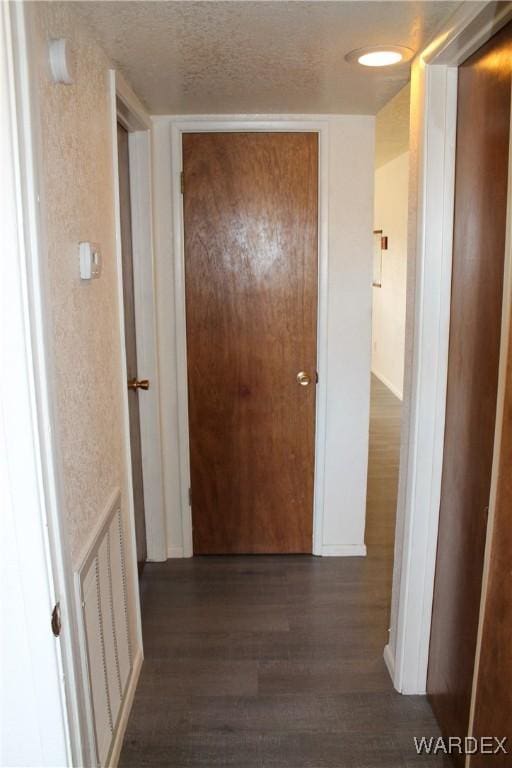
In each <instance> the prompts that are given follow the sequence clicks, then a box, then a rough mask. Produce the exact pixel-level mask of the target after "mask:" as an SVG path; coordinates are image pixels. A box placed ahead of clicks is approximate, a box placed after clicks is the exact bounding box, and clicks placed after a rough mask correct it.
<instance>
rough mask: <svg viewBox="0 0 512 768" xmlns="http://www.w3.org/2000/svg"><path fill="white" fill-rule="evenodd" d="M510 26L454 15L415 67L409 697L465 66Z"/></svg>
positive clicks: (434, 491)
mask: <svg viewBox="0 0 512 768" xmlns="http://www.w3.org/2000/svg"><path fill="white" fill-rule="evenodd" d="M510 18H512V3H507V4H506V5H504V6H503V7H501V8H498V10H496V4H495V3H487V4H485V5H484V6H483V7H482V5H481V4H476V3H474V4H473V3H471V4H469V3H468V4H464V5H463V6H462V7H461V8H459V9H458V10H457V11H456V12H455V14H454V15H453V16H452V19H451V26H450V28H449V32H448V33H446V32H445V33H444V34H442V35H441V36H440V37H439V39H437V40H434V41H433V43H432V44H431V45H429V46H428V47H427V49H426V50H425V51H424V52H423V53H422V54H421V55H420V56H419V57H418V58H417V59H416V60H415V62H414V64H413V77H412V83H413V90H412V103H413V104H414V105H416V107H417V108H418V112H417V113H416V114H417V117H416V119H417V124H416V125H414V115H413V116H412V126H413V130H416V136H417V140H418V147H417V159H416V162H417V166H416V168H415V169H413V170H412V175H411V182H415V184H416V188H415V189H414V191H413V190H412V184H411V192H410V195H411V193H412V197H410V201H411V207H412V206H414V203H415V199H414V193H416V192H417V222H416V221H415V219H414V215H410V218H409V225H410V228H411V230H413V229H414V228H415V232H414V231H413V232H412V233H411V234H412V236H413V237H415V240H414V241H411V240H410V243H409V244H410V246H411V245H412V256H411V257H410V258H413V259H414V261H415V267H414V268H413V271H412V274H411V273H410V275H409V279H410V280H411V281H414V299H413V303H414V307H413V309H412V312H414V317H411V318H408V320H409V321H410V322H409V327H411V326H412V330H410V331H409V338H410V341H411V343H412V352H411V357H412V360H411V362H410V368H411V370H410V375H409V376H408V380H406V382H405V389H406V391H405V394H404V397H405V398H406V399H407V400H408V401H409V402H408V406H409V408H410V417H409V419H407V417H406V416H404V420H403V422H402V443H403V444H404V445H405V446H406V447H405V451H404V454H403V455H402V457H401V464H400V487H399V503H398V508H397V536H396V542H395V564H394V574H393V596H392V610H391V630H390V640H389V643H388V645H387V646H386V648H385V650H384V658H385V660H386V663H387V666H388V669H389V672H390V675H391V677H392V679H393V683H394V686H395V688H396V689H397V690H398V691H400V692H401V693H407V694H420V693H425V691H426V680H427V666H428V651H429V642H430V625H431V619H432V598H433V589H434V574H435V561H436V548H437V532H438V521H439V503H440V495H441V472H442V459H443V441H444V422H445V412H446V382H447V371H448V337H449V324H450V293H451V263H452V245H453V209H454V194H455V131H456V124H457V68H458V66H459V64H461V63H462V62H463V61H464V60H465V59H467V58H468V56H470V55H471V54H472V53H473V52H474V51H476V50H477V49H478V48H479V47H480V46H481V45H483V44H484V43H485V42H486V41H487V40H489V39H490V38H491V37H492V36H493V34H495V33H496V32H497V31H498V30H499V29H501V27H503V26H504V25H505V24H506V23H507V21H509V19H510ZM415 171H416V173H417V177H415ZM410 214H411V212H410ZM409 263H410V262H409ZM409 311H410V308H408V312H409ZM404 410H406V409H404Z"/></svg>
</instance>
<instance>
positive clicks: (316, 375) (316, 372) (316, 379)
mask: <svg viewBox="0 0 512 768" xmlns="http://www.w3.org/2000/svg"><path fill="white" fill-rule="evenodd" d="M315 381H316V383H317V384H318V371H315Z"/></svg>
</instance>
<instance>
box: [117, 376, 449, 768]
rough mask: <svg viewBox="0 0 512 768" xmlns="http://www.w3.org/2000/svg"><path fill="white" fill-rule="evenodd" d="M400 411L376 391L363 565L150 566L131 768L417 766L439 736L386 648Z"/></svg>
mask: <svg viewBox="0 0 512 768" xmlns="http://www.w3.org/2000/svg"><path fill="white" fill-rule="evenodd" d="M399 420H400V402H399V401H398V400H397V399H396V398H395V397H394V396H393V395H392V394H391V393H390V392H389V390H387V389H386V387H384V386H383V385H382V384H381V383H380V382H379V381H378V380H376V379H374V380H373V381H372V411H371V430H370V465H369V473H368V518H367V533H366V541H367V545H368V556H367V557H366V558H315V557H311V556H304V555H297V556H252V557H250V556H245V557H197V558H193V559H191V560H173V561H169V562H167V563H162V564H151V563H148V564H147V566H146V568H145V570H144V575H143V578H142V592H143V632H144V650H145V662H144V666H143V670H142V675H141V679H140V683H139V687H138V690H137V693H136V697H135V702H134V706H133V711H132V714H131V717H130V721H129V724H128V729H127V733H126V737H125V743H124V747H123V751H122V755H121V761H120V765H121V766H122V768H144V766H147V767H148V768H149V767H151V768H163V767H164V766H165V767H167V766H168V767H169V768H218V767H220V766H226V767H231V766H233V768H373V767H374V766H380V768H413V766H414V767H416V766H417V767H418V768H419V767H420V766H427V765H428V766H440V765H443V764H445V763H443V758H439V757H437V758H436V757H425V756H423V757H418V756H416V752H415V749H414V742H413V736H422V735H426V736H437V735H439V731H438V728H437V726H436V723H435V721H434V718H433V715H432V712H431V710H430V707H429V705H428V703H427V701H426V699H425V698H424V697H422V696H415V697H409V696H408V697H405V696H400V695H399V694H397V693H396V692H395V691H394V690H393V687H392V684H391V681H390V679H389V676H388V674H387V671H386V669H385V666H384V662H383V660H382V651H383V648H384V645H385V643H386V640H387V628H388V620H389V605H390V591H391V574H392V560H393V536H394V515H395V502H396V489H397V476H398V450H399Z"/></svg>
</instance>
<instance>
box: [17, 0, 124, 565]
mask: <svg viewBox="0 0 512 768" xmlns="http://www.w3.org/2000/svg"><path fill="white" fill-rule="evenodd" d="M29 11H30V19H31V22H32V66H33V69H34V71H33V78H34V82H35V87H36V97H37V98H38V101H39V104H38V108H37V109H36V115H35V125H36V131H37V132H38V133H39V135H40V140H41V144H42V146H41V152H40V155H41V161H42V172H41V193H42V195H41V197H42V211H41V213H42V219H43V225H44V227H45V229H46V232H45V238H44V240H45V241H46V252H44V253H43V254H42V258H43V259H44V262H45V271H46V278H47V296H48V315H49V328H48V330H49V334H48V335H49V342H50V345H51V355H50V358H51V359H50V365H51V367H52V368H53V372H52V373H53V386H54V401H55V406H56V441H57V444H58V452H59V459H60V470H61V480H62V488H61V492H62V500H63V514H64V516H65V522H66V525H65V528H66V534H67V539H68V542H67V543H68V546H69V548H70V552H71V557H72V562H73V564H74V565H76V564H77V561H78V559H79V556H80V553H81V551H82V549H83V548H84V547H85V546H86V545H87V543H88V541H89V539H90V536H91V532H92V530H93V528H94V526H95V524H96V523H97V521H98V518H99V516H100V515H101V513H102V511H103V510H104V508H105V505H106V504H107V501H108V499H109V496H110V495H111V493H112V491H113V490H114V489H115V488H116V487H120V488H121V489H122V492H123V496H124V507H125V508H126V491H125V478H124V472H123V467H124V464H123V421H122V403H121V401H120V396H119V393H120V387H121V381H120V376H121V368H120V342H119V319H118V302H117V273H116V258H115V220H114V174H113V167H112V165H113V164H112V139H111V117H110V96H109V84H108V69H109V62H108V60H107V59H106V57H105V55H104V54H103V52H102V51H101V50H100V49H99V48H98V47H97V45H96V44H95V43H94V40H93V39H92V38H91V37H90V36H89V34H88V31H87V30H86V29H84V27H83V24H82V23H80V22H79V21H78V18H77V17H76V15H75V11H74V9H73V4H72V3H33V4H30V9H29ZM59 37H65V38H66V39H67V40H68V41H69V43H70V45H71V47H72V49H73V52H74V55H75V60H76V77H75V84H73V85H71V86H66V85H62V84H54V83H53V82H51V80H50V77H49V72H48V64H47V40H48V39H49V38H59ZM80 240H91V241H93V242H98V243H100V245H101V250H102V257H103V273H102V275H101V278H100V279H99V280H94V281H91V282H83V281H81V280H80V276H79V263H78V255H77V248H78V243H79V241H80Z"/></svg>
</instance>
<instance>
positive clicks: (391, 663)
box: [383, 643, 395, 685]
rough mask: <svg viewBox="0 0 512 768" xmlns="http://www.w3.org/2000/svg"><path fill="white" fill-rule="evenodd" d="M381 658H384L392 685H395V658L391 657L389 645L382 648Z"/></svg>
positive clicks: (391, 652)
mask: <svg viewBox="0 0 512 768" xmlns="http://www.w3.org/2000/svg"><path fill="white" fill-rule="evenodd" d="M383 656H384V663H385V665H386V667H387V670H388V672H389V676H390V678H391V681H392V683H393V685H395V657H394V656H393V651H392V650H391V646H390V645H389V643H388V644H387V645H386V646H385V648H384V654H383Z"/></svg>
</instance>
